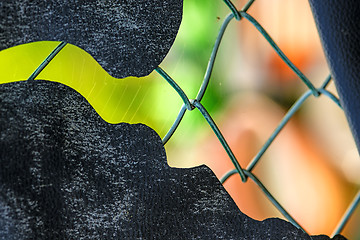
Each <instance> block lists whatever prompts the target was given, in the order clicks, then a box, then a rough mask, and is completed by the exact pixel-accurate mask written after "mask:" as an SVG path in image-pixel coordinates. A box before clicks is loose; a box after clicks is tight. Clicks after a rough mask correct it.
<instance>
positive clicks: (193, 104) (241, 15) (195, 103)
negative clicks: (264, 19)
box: [157, 0, 360, 236]
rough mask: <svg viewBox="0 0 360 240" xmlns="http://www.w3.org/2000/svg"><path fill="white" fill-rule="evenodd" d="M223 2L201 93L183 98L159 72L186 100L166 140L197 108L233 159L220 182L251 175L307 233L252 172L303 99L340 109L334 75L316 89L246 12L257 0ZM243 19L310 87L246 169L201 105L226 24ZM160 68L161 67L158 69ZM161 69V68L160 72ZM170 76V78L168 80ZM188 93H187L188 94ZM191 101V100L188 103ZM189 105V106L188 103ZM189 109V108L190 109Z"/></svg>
mask: <svg viewBox="0 0 360 240" xmlns="http://www.w3.org/2000/svg"><path fill="white" fill-rule="evenodd" d="M223 2H224V3H225V4H226V5H227V6H228V7H229V9H230V11H231V12H230V13H229V14H228V15H227V16H226V18H225V20H224V21H223V23H222V25H221V27H220V30H219V33H218V36H217V38H216V40H215V43H214V47H213V50H212V52H211V55H210V59H209V63H208V66H207V69H206V72H205V76H204V79H203V82H202V84H201V86H200V89H199V92H198V94H197V96H196V98H195V99H194V100H188V98H187V97H186V98H185V97H184V96H183V95H185V93H182V91H179V89H178V86H177V84H174V83H175V81H174V80H172V79H171V78H170V77H169V76H167V75H166V74H164V72H160V75H162V76H163V77H164V78H165V80H167V81H168V82H169V83H170V85H172V86H173V87H174V89H175V90H176V91H177V92H178V93H179V94H180V96H181V97H182V99H183V101H184V105H183V106H182V107H181V109H180V112H179V115H178V117H177V118H176V120H175V122H174V124H173V126H172V127H171V129H170V130H169V132H168V133H167V134H166V136H165V137H164V139H163V143H164V144H166V142H168V140H169V139H170V138H171V136H172V135H173V133H174V132H175V131H176V129H177V127H178V126H179V124H180V123H181V120H182V118H183V116H184V114H185V112H186V110H193V109H194V108H196V109H198V110H199V111H200V113H201V114H202V115H203V117H204V118H205V119H206V121H207V122H208V124H209V125H210V127H211V128H212V129H213V131H214V133H215V135H216V136H217V138H218V139H219V141H220V143H221V144H222V146H223V148H224V149H225V151H226V152H227V154H228V156H229V158H230V159H231V161H232V163H233V165H234V167H235V169H233V170H230V171H228V172H227V173H225V174H224V176H223V177H221V178H220V182H221V183H225V182H226V180H228V179H229V178H230V177H231V176H233V175H234V174H239V175H240V177H241V180H242V181H243V182H246V181H247V179H248V178H250V179H251V180H252V181H253V182H255V183H256V184H257V185H258V187H259V188H260V189H261V190H262V191H263V192H264V194H265V195H266V196H267V198H268V199H269V200H270V201H271V202H272V204H273V205H274V206H275V207H276V208H277V209H278V210H279V212H280V213H281V214H282V215H283V216H284V217H285V218H286V219H288V220H289V221H290V222H291V223H292V224H293V225H294V226H296V227H298V228H299V229H302V230H303V231H304V232H306V231H305V230H304V229H303V228H302V227H301V225H300V224H299V223H298V222H297V221H296V220H295V219H294V218H293V217H292V216H291V215H290V214H289V213H288V212H287V211H286V210H285V208H283V207H282V205H281V204H280V203H279V202H278V201H277V200H276V198H275V197H274V196H273V195H272V194H271V193H270V192H269V191H268V190H267V189H266V187H265V186H264V184H263V183H262V182H261V181H260V180H259V179H258V178H257V177H256V176H255V174H254V173H252V171H253V169H254V167H255V166H256V165H257V164H258V162H259V161H260V159H261V158H262V156H263V154H264V153H265V152H266V151H267V149H268V148H269V147H270V146H271V144H272V143H273V141H274V140H275V138H276V137H277V136H278V134H279V133H280V132H281V131H282V130H283V128H284V127H285V126H286V125H287V123H288V122H289V121H290V119H291V118H292V117H293V116H294V114H295V113H296V112H297V111H298V110H299V109H300V108H301V107H302V106H303V104H304V102H305V101H306V100H307V99H308V98H309V97H310V96H314V97H319V96H321V95H323V96H326V97H328V98H329V99H330V100H331V101H332V102H334V103H335V104H336V105H338V106H339V107H340V108H341V109H342V106H341V103H340V100H339V99H338V98H337V97H336V96H335V95H334V94H333V93H331V92H330V91H328V90H326V87H327V86H328V84H329V83H330V82H331V80H332V79H331V76H330V75H329V76H328V77H327V78H326V79H325V80H324V81H323V83H322V85H321V86H320V87H319V88H316V87H315V86H314V85H313V84H312V82H311V81H310V80H309V79H308V78H307V77H306V76H305V75H304V74H303V73H302V72H301V71H300V70H299V69H298V68H297V67H296V66H295V65H294V64H293V63H292V62H291V61H290V59H289V58H288V57H287V56H286V55H285V54H284V52H283V51H282V50H281V49H280V47H279V46H278V45H277V44H276V43H275V41H274V40H273V39H272V38H271V37H270V35H269V34H268V33H267V32H266V30H265V29H264V28H263V27H262V26H261V25H260V23H259V22H258V21H256V20H255V19H254V18H253V17H252V16H251V15H250V14H248V13H247V10H248V9H249V8H250V7H251V6H252V4H253V3H254V2H255V0H249V1H248V2H247V3H246V4H245V5H244V6H243V8H242V9H241V11H238V10H237V9H236V7H235V5H234V4H233V3H232V2H231V1H230V0H223ZM233 19H235V20H237V21H241V20H243V19H246V20H248V21H249V22H250V23H251V24H252V25H253V26H254V27H255V28H256V29H257V30H258V31H259V32H260V33H261V34H262V36H263V37H264V38H265V39H266V40H267V42H268V43H269V44H270V46H271V47H272V48H273V49H274V50H275V52H276V53H277V54H278V55H279V56H280V58H281V59H282V60H283V61H284V62H285V63H286V64H287V65H288V67H289V68H290V69H291V70H292V71H293V72H294V73H295V74H296V75H297V76H298V77H299V78H300V79H301V80H302V81H303V82H304V84H305V85H306V86H307V87H308V90H307V91H306V92H305V93H304V94H303V95H302V96H300V97H299V98H298V100H297V101H296V102H295V103H294V104H293V106H292V107H291V108H290V109H289V110H288V112H287V113H286V114H285V116H284V117H283V119H282V120H281V121H280V123H279V124H278V126H277V127H276V128H275V130H274V131H273V133H272V134H271V135H270V137H269V138H268V139H267V141H266V142H265V143H264V145H263V146H262V148H261V149H260V150H259V152H258V153H257V154H256V155H255V157H254V158H253V159H252V161H251V162H250V163H249V165H248V166H247V168H246V169H244V168H242V167H241V166H240V164H239V162H238V161H237V159H236V157H235V155H234V154H233V152H232V150H231V148H230V147H229V145H228V144H227V142H226V139H225V138H224V136H223V135H222V133H221V131H220V130H219V128H218V127H217V126H216V123H215V121H214V120H213V119H212V117H211V115H210V114H209V113H208V111H207V110H206V107H204V106H203V105H202V104H201V100H202V98H203V96H204V94H205V92H206V89H207V87H208V85H209V83H210V79H211V73H212V71H213V69H214V63H215V59H216V56H217V53H218V49H219V46H220V44H221V42H222V38H223V35H224V33H225V31H226V29H227V26H228V25H229V23H230V22H231V21H232V20H233ZM157 71H158V70H157ZM158 72H159V71H158ZM169 78H170V79H171V81H169ZM185 96H186V95H185ZM189 102H190V103H189ZM189 104H190V105H189ZM189 108H190V109H189ZM359 202H360V191H359V193H358V194H357V195H356V196H355V198H354V200H353V202H352V203H351V204H350V206H349V208H348V209H347V211H346V212H345V214H344V216H343V218H342V219H341V220H340V221H339V224H338V226H337V227H336V229H335V230H334V233H333V236H334V235H336V234H339V233H341V231H342V230H343V228H344V226H345V225H346V224H347V222H348V221H349V219H350V217H351V215H352V214H353V213H354V211H355V209H356V208H357V207H358V205H359V204H360V203H359Z"/></svg>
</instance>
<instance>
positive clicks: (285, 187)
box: [154, 0, 360, 239]
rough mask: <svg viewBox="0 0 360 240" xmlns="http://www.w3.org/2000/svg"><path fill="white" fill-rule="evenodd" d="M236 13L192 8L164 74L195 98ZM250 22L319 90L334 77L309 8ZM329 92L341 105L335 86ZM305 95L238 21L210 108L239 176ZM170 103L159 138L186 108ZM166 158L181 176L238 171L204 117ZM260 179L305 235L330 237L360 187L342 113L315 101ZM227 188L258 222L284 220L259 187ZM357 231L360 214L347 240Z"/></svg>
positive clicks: (274, 4) (208, 99) (259, 12)
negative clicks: (189, 171)
mask: <svg viewBox="0 0 360 240" xmlns="http://www.w3.org/2000/svg"><path fill="white" fill-rule="evenodd" d="M233 2H234V4H235V5H236V6H237V8H238V9H241V7H242V6H243V5H244V4H245V1H243V0H242V1H240V0H238V1H233ZM229 12H230V10H229V9H228V8H227V7H226V5H225V4H224V2H223V1H220V0H218V1H208V0H197V1H193V0H184V15H183V22H182V25H181V27H180V31H179V34H178V37H177V38H176V41H175V44H174V46H173V48H172V49H171V51H170V53H169V54H168V56H167V57H166V59H165V60H164V62H163V63H162V64H161V67H162V68H163V69H164V70H165V71H166V72H167V73H168V74H169V75H170V76H171V77H172V78H173V79H174V80H175V81H176V82H177V83H178V84H179V85H180V86H181V87H182V88H183V90H184V91H185V92H186V93H187V95H188V96H189V98H195V96H196V94H197V91H198V89H199V87H200V85H201V82H202V80H203V77H204V73H205V69H206V66H207V62H208V60H209V57H210V53H211V50H212V47H213V45H214V42H215V39H216V36H217V33H218V31H219V29H220V26H221V24H222V22H223V20H224V19H225V17H226V15H227V14H228V13H229ZM248 13H249V14H250V15H252V16H253V17H254V18H255V19H256V20H257V21H258V22H259V23H260V24H261V25H262V26H263V27H264V28H265V29H266V31H267V32H268V33H269V34H270V36H271V37H272V38H273V39H274V40H275V42H276V43H277V44H278V45H279V47H280V48H281V49H282V50H283V52H284V53H285V54H286V55H287V56H288V58H289V59H290V60H291V61H292V62H293V63H294V64H295V65H296V66H297V67H298V68H299V69H300V70H301V71H302V72H303V73H304V74H305V75H306V76H307V77H308V78H309V79H310V80H311V81H312V83H313V84H314V85H315V86H316V87H319V86H320V85H321V83H322V82H323V81H324V80H325V78H326V77H327V76H328V74H329V69H328V67H327V64H326V60H325V57H324V54H323V52H322V47H321V44H320V40H319V37H318V35H317V30H316V26H315V24H314V21H313V18H312V14H311V10H310V7H309V4H308V2H307V1H299V0H297V1H285V0H274V1H266V0H258V1H256V2H255V3H254V4H253V5H252V7H251V8H250V10H249V11H248ZM155 78H158V77H157V76H155ZM327 89H328V90H330V91H331V92H332V93H334V94H335V95H337V93H336V89H335V87H334V84H333V83H331V84H330V86H329V87H328V88H327ZM306 90H307V88H306V86H305V84H304V83H303V82H302V81H301V80H300V79H299V78H298V77H297V76H296V75H295V74H294V73H293V72H292V71H291V70H290V69H289V68H288V67H287V65H286V64H285V63H283V61H282V60H281V59H280V57H278V55H277V54H276V53H275V51H274V50H273V49H272V48H271V46H270V45H269V44H268V43H267V42H266V40H265V39H264V38H263V37H262V36H261V35H260V33H259V32H258V31H257V30H256V29H255V27H254V26H252V25H251V24H250V23H249V22H248V21H247V20H246V19H243V20H241V21H240V22H237V21H235V20H233V21H232V22H231V23H230V24H229V27H228V29H227V30H226V32H225V35H224V39H223V41H222V43H221V45H220V49H219V55H218V57H217V59H216V61H215V68H214V72H213V75H212V78H211V80H210V86H209V89H208V90H207V91H206V93H205V96H204V99H203V101H202V104H203V105H204V106H205V107H206V109H207V110H208V111H209V113H210V114H211V116H212V117H213V119H214V120H215V122H216V123H217V125H218V127H219V128H220V130H221V131H222V133H223V135H224V137H225V139H226V140H227V142H228V143H229V145H230V147H231V149H232V150H233V152H234V153H235V156H236V157H237V159H238V160H239V162H240V164H241V166H242V167H246V166H247V164H248V163H249V162H250V161H251V159H252V158H253V157H254V156H255V155H256V153H257V152H258V151H259V150H260V148H261V146H262V145H263V144H264V143H265V142H266V140H267V138H268V137H269V136H270V134H271V133H272V132H273V130H274V129H275V128H276V126H277V125H278V124H279V122H280V120H281V119H282V117H283V116H284V114H285V113H286V111H287V110H288V109H289V108H290V107H291V105H292V104H293V103H294V102H295V101H296V99H298V98H299V97H300V96H301V95H302V94H303V93H304V92H305V91H306ZM159 98H160V97H159ZM171 98H172V101H169V100H166V99H168V98H167V96H164V99H163V100H161V101H162V102H163V104H164V105H163V107H164V109H168V110H167V111H168V112H167V113H165V114H164V119H163V122H162V125H161V126H155V127H154V129H155V130H156V129H157V128H158V129H160V128H164V126H166V127H165V129H167V128H168V126H169V125H171V123H172V121H173V120H175V117H176V113H177V111H179V110H180V107H181V105H182V103H181V100H180V98H179V97H177V96H176V94H175V95H172V97H171ZM177 98H178V99H177ZM169 109H170V110H169ZM174 109H175V110H174ZM158 132H159V134H160V135H161V137H163V136H164V133H162V132H160V131H158ZM165 148H166V151H167V156H168V162H169V164H170V166H173V167H181V168H184V167H193V166H198V165H201V164H206V165H207V166H209V167H210V168H211V169H212V170H213V172H214V173H215V174H216V176H217V177H218V178H221V177H222V176H223V175H224V174H225V173H226V172H227V171H229V170H231V169H233V168H234V167H233V165H232V163H231V161H230V159H229V158H228V156H227V154H226V152H225V150H224V149H223V148H222V146H221V144H220V142H219V141H218V140H217V138H216V136H215V134H214V133H213V132H212V131H211V128H210V127H209V125H208V124H207V123H206V121H205V119H204V118H203V117H202V116H201V114H200V113H199V112H198V111H197V110H194V111H192V112H187V113H186V114H185V117H184V119H183V121H182V122H181V124H180V126H179V128H178V130H177V131H176V132H175V134H174V135H173V137H172V138H171V139H170V141H169V142H168V143H167V144H166V146H165ZM253 172H254V173H255V174H256V176H257V177H258V178H259V179H260V180H261V181H262V182H263V184H264V185H265V186H266V187H267V188H268V190H269V191H270V192H271V193H272V194H273V196H274V197H275V198H276V199H277V200H278V201H279V202H280V203H281V204H282V205H283V206H284V207H285V209H286V210H287V211H288V212H289V213H290V214H291V215H292V216H293V217H294V218H295V219H296V220H297V221H298V222H299V223H300V225H301V226H303V227H304V228H305V230H306V231H308V232H309V233H310V234H327V235H331V234H332V232H333V230H334V229H335V227H336V225H337V223H338V222H339V220H340V218H341V216H342V215H343V213H344V212H345V210H346V208H347V207H348V205H349V204H350V202H351V200H352V199H353V197H354V196H355V194H356V192H357V191H358V189H359V187H360V186H359V185H360V175H359V174H358V173H359V172H360V159H359V155H358V152H357V150H356V147H355V144H354V142H353V139H352V136H351V133H350V130H349V128H348V125H347V122H346V118H345V116H344V113H343V111H342V110H341V109H340V108H339V107H338V106H337V105H336V104H334V103H333V102H332V101H331V100H330V99H329V98H327V97H325V96H321V97H319V98H315V97H310V98H309V99H308V100H307V101H306V102H305V103H304V105H303V106H302V107H301V108H300V110H299V111H298V112H297V113H296V115H295V116H294V117H293V118H292V119H291V121H290V122H289V124H288V125H287V126H286V127H285V128H284V130H283V131H282V132H281V133H280V135H279V136H278V137H277V138H276V140H275V142H274V143H273V144H272V145H271V146H270V148H269V149H268V151H267V152H266V153H265V155H264V156H263V158H262V159H261V160H260V161H259V163H258V165H257V166H256V167H255V169H254V171H253ZM224 186H225V188H226V189H227V191H228V192H229V194H230V195H231V196H232V197H233V199H234V201H235V202H236V204H237V205H238V206H239V209H240V210H241V211H242V212H244V213H245V214H247V215H249V216H250V217H253V218H255V219H258V220H262V219H265V218H268V217H280V218H283V217H282V216H281V214H280V213H279V212H278V210H276V209H275V207H273V205H272V204H271V203H270V201H269V200H268V199H267V198H266V196H265V195H264V194H263V192H262V191H261V190H260V189H259V188H258V187H257V185H255V184H254V183H253V182H252V181H251V180H249V181H247V182H246V183H242V182H241V180H240V177H239V176H238V175H233V176H232V177H231V178H230V179H229V180H228V181H226V182H225V184H224ZM359 221H360V209H359V208H357V210H356V212H355V214H354V215H353V216H352V217H351V219H350V221H349V223H348V224H347V225H346V227H345V229H344V231H343V232H342V234H343V235H345V236H346V237H348V238H349V239H360V229H359V228H358V222H359Z"/></svg>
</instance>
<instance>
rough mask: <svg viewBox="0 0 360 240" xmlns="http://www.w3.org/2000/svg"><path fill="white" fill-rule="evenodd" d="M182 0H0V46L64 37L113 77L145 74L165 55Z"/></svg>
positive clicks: (176, 29)
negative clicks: (88, 54)
mask: <svg viewBox="0 0 360 240" xmlns="http://www.w3.org/2000/svg"><path fill="white" fill-rule="evenodd" d="M182 4H183V1H182V0H147V1H141V0H126V1H118V0H96V1H95V0H94V1H87V0H75V1H71V2H69V1H66V0H63V1H57V0H22V1H14V0H1V1H0V16H1V17H0V50H3V49H6V48H9V47H13V46H16V45H20V44H24V43H28V42H35V41H65V42H68V43H71V44H74V45H76V46H78V47H80V48H82V49H84V50H85V51H87V52H88V53H90V54H91V55H92V56H93V57H94V58H95V60H96V61H98V62H99V64H100V65H101V66H102V67H103V68H104V69H105V70H106V71H107V72H108V73H109V74H110V75H112V76H113V77H117V78H124V77H127V76H137V77H141V76H145V75H148V74H149V73H151V72H152V71H153V70H154V69H155V68H156V67H157V66H158V65H159V64H160V63H161V62H162V60H163V59H164V58H165V56H166V54H167V53H168V51H169V49H170V47H171V46H172V44H173V42H174V39H175V37H176V34H177V31H178V29H179V26H180V23H181V19H182Z"/></svg>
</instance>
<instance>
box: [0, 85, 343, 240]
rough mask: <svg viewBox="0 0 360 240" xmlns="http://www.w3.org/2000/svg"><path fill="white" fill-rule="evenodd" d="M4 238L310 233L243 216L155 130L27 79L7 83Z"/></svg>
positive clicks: (1, 196)
mask: <svg viewBox="0 0 360 240" xmlns="http://www.w3.org/2000/svg"><path fill="white" fill-rule="evenodd" d="M0 239H310V238H309V236H308V235H306V234H304V233H303V232H302V231H301V230H299V229H296V228H295V227H294V226H293V225H292V224H290V223H288V222H286V221H283V220H280V219H274V218H273V219H267V220H265V221H262V222H260V221H255V220H253V219H251V218H249V217H247V216H246V215H244V214H243V213H241V212H240V211H239V209H238V208H237V207H236V205H235V203H234V202H233V200H232V199H231V197H230V196H229V195H228V194H227V192H226V191H225V189H224V188H223V187H222V185H221V184H220V183H219V181H218V180H217V178H216V177H215V175H214V174H213V173H212V172H211V171H210V170H209V169H208V168H207V167H205V166H201V167H197V168H192V169H174V168H170V167H169V166H168V165H167V163H166V154H165V151H164V148H163V146H162V142H161V139H160V138H159V136H158V135H157V134H156V133H155V132H154V131H153V130H152V129H150V128H149V127H147V126H145V125H141V124H138V125H129V124H126V123H121V124H117V125H112V124H108V123H106V122H104V121H103V120H102V119H101V118H100V117H99V116H98V115H97V114H96V112H95V111H94V109H93V108H92V107H91V106H90V105H89V103H88V102H87V101H86V100H85V99H84V98H83V97H82V96H81V95H80V94H78V93H77V92H75V91H74V90H73V89H71V88H69V87H66V86H64V85H61V84H59V83H54V82H46V81H27V82H15V83H8V84H2V85H0ZM314 239H328V238H327V237H326V236H318V237H314ZM337 239H341V238H337Z"/></svg>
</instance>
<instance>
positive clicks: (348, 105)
mask: <svg viewBox="0 0 360 240" xmlns="http://www.w3.org/2000/svg"><path fill="white" fill-rule="evenodd" d="M309 2H310V5H311V8H312V11H313V15H314V18H315V21H316V25H317V28H318V31H319V35H320V38H321V42H322V45H323V48H324V51H325V55H326V58H327V61H328V64H329V67H330V70H331V74H332V76H333V77H334V80H335V84H336V88H337V91H338V93H339V97H340V100H341V104H342V106H343V108H344V111H345V113H346V116H347V119H348V122H349V125H350V127H351V130H352V133H353V136H354V139H355V142H356V144H357V147H358V150H360V101H359V99H360V1H357V0H347V1H342V0H310V1H309Z"/></svg>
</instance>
